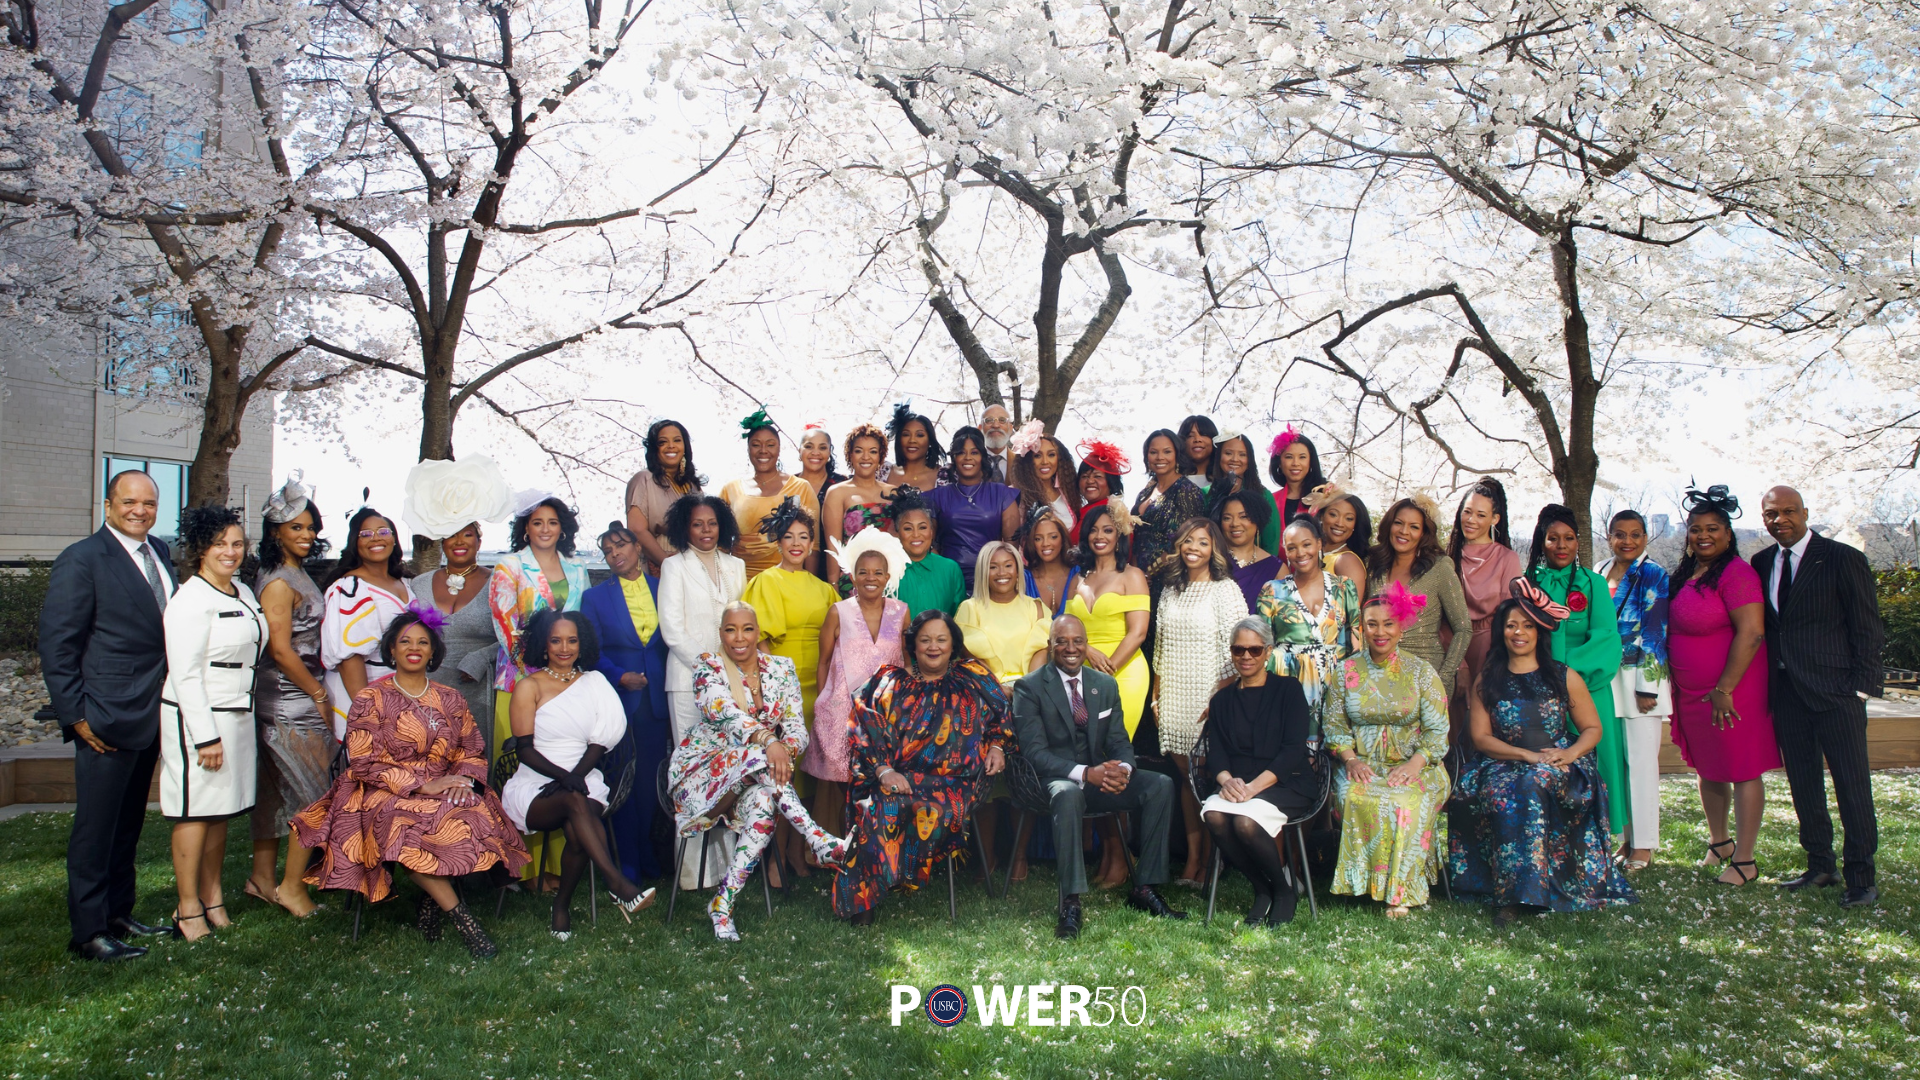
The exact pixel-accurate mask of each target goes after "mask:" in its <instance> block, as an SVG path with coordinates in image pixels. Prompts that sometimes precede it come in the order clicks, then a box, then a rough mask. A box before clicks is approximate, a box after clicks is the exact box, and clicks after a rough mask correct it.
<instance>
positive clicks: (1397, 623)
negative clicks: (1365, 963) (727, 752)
mask: <svg viewBox="0 0 1920 1080" xmlns="http://www.w3.org/2000/svg"><path fill="white" fill-rule="evenodd" d="M1424 600H1425V598H1424V597H1420V596H1415V595H1413V594H1411V593H1409V592H1408V591H1407V588H1406V586H1404V585H1402V584H1400V583H1399V582H1395V583H1393V584H1392V585H1389V586H1388V587H1387V588H1386V590H1385V591H1383V592H1381V593H1380V594H1378V595H1375V596H1370V597H1368V598H1367V602H1366V604H1365V606H1363V607H1362V608H1361V609H1360V626H1361V636H1362V637H1363V639H1364V640H1365V641H1366V644H1367V648H1366V651H1365V652H1364V653H1360V654H1356V655H1354V656H1353V657H1351V658H1349V659H1347V660H1346V661H1344V662H1342V664H1341V665H1340V672H1341V685H1340V687H1339V688H1338V690H1336V692H1335V693H1334V694H1333V696H1332V698H1331V699H1330V700H1329V702H1328V704H1327V710H1326V723H1327V746H1328V748H1329V749H1331V750H1332V751H1333V755H1334V757H1335V759H1337V760H1338V761H1339V762H1340V763H1341V764H1342V765H1343V766H1345V768H1344V769H1343V770H1342V771H1340V772H1337V773H1335V774H1334V778H1333V786H1334V800H1335V803H1336V805H1338V806H1340V807H1341V808H1342V814H1341V817H1342V825H1341V830H1340V857H1339V860H1338V863H1337V864H1336V865H1335V867H1334V871H1333V891H1334V892H1335V893H1339V894H1342V895H1346V896H1371V897H1372V898H1374V899H1375V900H1382V901H1385V902H1386V904H1387V916H1388V917H1389V918H1403V917H1405V916H1406V914H1407V913H1408V909H1410V908H1416V907H1421V906H1423V905H1425V904H1426V902H1427V891H1428V887H1429V886H1430V885H1432V883H1433V882H1434V881H1436V880H1438V878H1439V872H1440V860H1439V853H1440V846H1439V842H1438V841H1437V840H1436V839H1435V830H1434V826H1435V824H1436V823H1437V822H1438V820H1439V817H1440V807H1441V806H1442V805H1443V804H1444V803H1445V802H1446V801H1447V795H1448V793H1449V791H1450V790H1451V786H1450V785H1449V784H1448V782H1447V770H1446V766H1445V764H1444V763H1443V761H1442V759H1443V758H1444V757H1445V756H1446V753H1447V692H1446V684H1445V683H1444V682H1442V681H1441V679H1440V673H1439V672H1437V671H1435V670H1434V669H1433V665H1432V664H1429V663H1427V662H1426V661H1425V660H1422V659H1420V658H1419V657H1417V656H1415V655H1413V654H1412V653H1409V652H1402V651H1401V650H1400V636H1401V635H1402V634H1404V633H1405V632H1406V628H1407V627H1410V626H1412V625H1413V624H1414V623H1415V622H1417V621H1418V620H1419V618H1420V608H1421V607H1423V606H1424Z"/></svg>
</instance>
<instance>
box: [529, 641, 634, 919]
mask: <svg viewBox="0 0 1920 1080" xmlns="http://www.w3.org/2000/svg"><path fill="white" fill-rule="evenodd" d="M521 655H522V656H523V657H524V658H525V660H526V666H527V673H526V675H524V676H522V677H521V679H520V680H519V681H518V682H517V683H515V684H514V688H513V699H512V701H511V702H510V703H509V704H508V706H507V709H508V714H509V716H510V717H511V719H512V722H513V738H514V748H515V752H516V753H517V754H518V755H519V758H520V769H519V771H518V772H516V773H514V774H513V776H512V777H510V778H508V780H507V784H506V787H504V788H502V789H501V790H500V807H501V809H503V810H505V811H506V813H507V820H509V821H511V822H513V826H514V828H516V829H519V830H520V831H521V832H522V833H523V834H532V833H539V832H550V831H560V832H564V833H565V834H566V839H567V843H566V847H565V848H564V849H563V850H562V852H561V856H560V887H559V888H558V889H557V890H556V891H555V892H554V894H553V923H552V927H551V931H552V933H553V936H554V937H556V938H558V939H559V940H561V941H566V940H567V939H568V938H570V937H572V936H573V918H572V912H571V910H570V908H571V907H572V904H573V891H574V889H575V888H577V887H578V886H579V884H580V875H581V874H584V873H586V870H587V862H588V861H589V860H591V861H592V862H593V865H594V867H595V868H596V869H598V870H599V871H600V874H601V876H602V877H604V878H605V879H606V882H607V891H608V892H610V893H612V894H613V902H614V903H615V904H618V905H619V906H620V912H621V914H623V915H625V916H626V917H627V921H628V922H632V921H633V913H634V912H636V911H639V910H640V909H641V908H644V907H646V906H647V905H649V904H651V903H653V890H652V889H642V888H641V887H640V886H638V885H635V884H634V883H633V882H632V881H629V880H628V879H627V876H626V875H625V874H624V873H621V871H620V861H619V860H618V859H615V858H614V857H613V855H612V853H611V852H609V851H608V850H607V834H606V830H605V828H604V827H603V826H602V825H601V818H602V815H604V814H605V813H606V810H607V802H608V800H609V798H611V792H610V791H609V789H608V787H607V778H606V777H605V776H603V775H601V772H600V769H599V765H600V762H601V760H602V759H603V758H605V757H606V755H607V754H609V753H611V752H612V751H613V750H614V748H615V747H617V746H619V745H620V743H621V740H623V739H625V738H626V735H627V710H626V706H624V705H622V704H620V695H619V694H618V693H616V692H614V689H613V684H612V683H610V682H608V681H607V677H606V676H605V675H602V674H600V673H599V672H598V671H595V670H594V665H596V664H598V663H599V662H600V643H599V641H598V640H596V639H595V638H594V635H593V624H592V622H590V621H589V620H587V619H586V618H585V617H584V616H581V615H579V614H578V613H576V612H571V611H554V610H552V609H551V608H548V609H543V610H541V611H538V612H536V613H535V614H534V616H533V618H531V619H529V620H528V621H527V625H526V629H525V632H524V637H523V638H522V644H521Z"/></svg>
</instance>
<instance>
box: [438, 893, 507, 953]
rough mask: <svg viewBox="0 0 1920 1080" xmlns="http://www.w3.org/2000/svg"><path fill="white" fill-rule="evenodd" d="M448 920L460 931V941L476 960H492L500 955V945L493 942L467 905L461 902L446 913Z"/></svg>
mask: <svg viewBox="0 0 1920 1080" xmlns="http://www.w3.org/2000/svg"><path fill="white" fill-rule="evenodd" d="M446 915H447V921H448V922H450V923H452V924H453V928H454V929H455V930H456V931H458V932H459V934H460V941H461V943H462V944H464V945H466V947H467V951H468V952H469V953H472V954H473V958H474V959H476V960H490V959H492V958H493V957H495V956H497V955H499V953H500V947H499V946H497V945H495V944H494V943H493V939H492V938H490V937H488V936H487V932H486V931H485V930H483V929H481V927H480V920H479V919H476V918H474V917H473V912H471V911H468V910H467V905H465V904H461V905H459V906H457V907H455V908H454V909H453V910H452V911H449V912H447V913H446Z"/></svg>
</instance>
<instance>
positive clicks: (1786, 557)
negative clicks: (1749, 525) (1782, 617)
mask: <svg viewBox="0 0 1920 1080" xmlns="http://www.w3.org/2000/svg"><path fill="white" fill-rule="evenodd" d="M1792 591H1793V549H1792V548H1781V549H1780V591H1779V593H1778V594H1777V595H1776V596H1775V597H1774V601H1773V610H1774V611H1775V612H1781V611H1785V610H1787V594H1788V593H1790V592H1792Z"/></svg>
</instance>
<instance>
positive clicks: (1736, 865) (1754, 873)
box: [1714, 859, 1760, 889]
mask: <svg viewBox="0 0 1920 1080" xmlns="http://www.w3.org/2000/svg"><path fill="white" fill-rule="evenodd" d="M1727 865H1728V866H1731V867H1733V872H1734V873H1736V874H1739V875H1740V885H1746V884H1749V883H1751V882H1752V881H1753V879H1755V878H1757V877H1759V876H1760V864H1759V863H1757V862H1755V861H1754V860H1752V859H1741V860H1738V861H1734V862H1729V863H1727ZM1747 866H1750V867H1753V869H1752V870H1750V871H1749V870H1743V869H1741V868H1742V867H1747ZM1714 880H1715V881H1720V879H1719V878H1715V879H1714ZM1720 884H1722V885H1725V886H1727V887H1728V888H1730V889H1737V888H1739V887H1740V885H1735V884H1734V883H1733V882H1731V881H1720Z"/></svg>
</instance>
